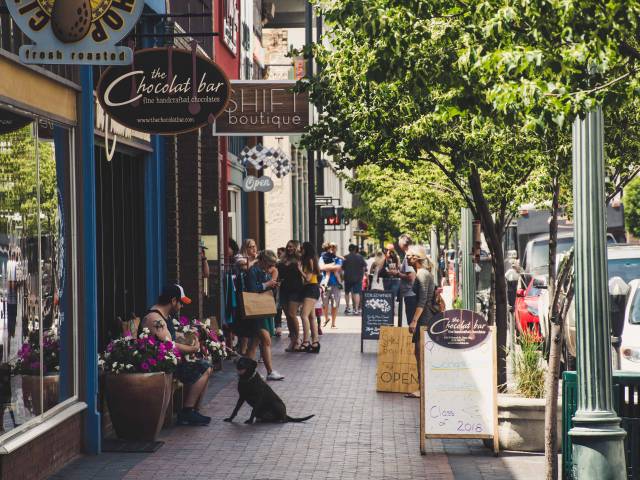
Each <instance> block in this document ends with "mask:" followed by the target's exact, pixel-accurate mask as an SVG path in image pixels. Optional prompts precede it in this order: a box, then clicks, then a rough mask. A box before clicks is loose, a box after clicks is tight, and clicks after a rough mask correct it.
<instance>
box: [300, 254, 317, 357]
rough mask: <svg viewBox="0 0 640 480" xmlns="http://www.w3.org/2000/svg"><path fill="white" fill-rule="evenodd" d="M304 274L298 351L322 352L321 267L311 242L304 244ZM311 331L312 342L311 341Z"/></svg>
mask: <svg viewBox="0 0 640 480" xmlns="http://www.w3.org/2000/svg"><path fill="white" fill-rule="evenodd" d="M301 263H302V274H303V275H304V280H305V285H304V289H303V295H302V296H303V302H302V316H301V318H302V331H303V339H302V345H300V347H299V349H298V350H296V351H305V352H309V353H320V341H319V339H318V323H317V322H316V318H315V317H316V315H315V313H316V312H315V306H316V302H317V301H318V299H319V298H320V284H319V282H318V278H319V277H320V268H319V267H318V255H317V254H316V250H315V248H313V245H312V244H311V243H310V242H304V243H303V244H302V260H301ZM309 333H311V342H309Z"/></svg>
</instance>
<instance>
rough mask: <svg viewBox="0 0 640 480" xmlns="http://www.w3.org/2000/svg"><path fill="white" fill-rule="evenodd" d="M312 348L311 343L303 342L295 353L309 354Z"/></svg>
mask: <svg viewBox="0 0 640 480" xmlns="http://www.w3.org/2000/svg"><path fill="white" fill-rule="evenodd" d="M310 348H311V344H310V343H309V342H302V343H301V344H300V345H298V346H297V347H296V348H295V349H294V350H293V351H294V352H308V351H309V349H310Z"/></svg>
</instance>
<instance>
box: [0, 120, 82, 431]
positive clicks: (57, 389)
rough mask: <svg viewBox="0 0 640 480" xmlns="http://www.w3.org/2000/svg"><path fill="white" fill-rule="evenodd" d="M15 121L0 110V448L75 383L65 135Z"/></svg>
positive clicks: (45, 125)
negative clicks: (3, 441)
mask: <svg viewBox="0 0 640 480" xmlns="http://www.w3.org/2000/svg"><path fill="white" fill-rule="evenodd" d="M20 117H21V115H17V114H16V112H8V110H6V109H1V108H0V120H3V119H4V120H6V119H7V118H13V120H12V121H10V122H6V121H5V122H4V123H3V122H2V121H0V128H2V129H1V130H0V409H1V410H0V412H1V415H0V421H1V423H0V427H1V430H0V435H2V436H0V443H1V442H2V440H3V438H7V436H10V435H12V433H11V431H12V430H15V429H17V427H20V426H21V428H23V429H24V428H27V427H28V426H29V425H30V424H32V423H33V422H37V421H38V420H40V419H42V418H43V415H45V414H46V413H47V412H48V411H49V410H51V409H53V408H54V407H55V406H56V405H58V404H59V403H61V402H63V401H65V400H67V399H69V398H71V397H73V396H75V395H76V391H75V385H76V383H77V382H76V363H77V362H76V345H75V330H76V328H75V322H74V317H75V316H74V314H73V312H74V302H76V301H77V300H76V298H75V295H73V294H72V290H73V288H74V284H73V281H72V280H73V279H72V278H71V273H72V272H73V268H72V258H73V256H72V253H73V252H72V249H73V245H72V239H73V238H74V235H72V229H73V228H75V227H74V219H73V218H72V216H71V213H72V212H73V211H75V209H74V208H72V197H73V195H74V190H73V186H72V182H73V162H72V152H73V148H72V145H73V143H72V131H71V130H68V129H66V128H64V127H62V126H60V125H57V124H55V123H53V122H50V121H47V120H44V119H41V118H40V119H38V118H35V119H30V118H29V117H27V116H23V117H22V119H20ZM16 119H17V120H16ZM3 132H4V133H3ZM18 431H19V430H18ZM3 434H4V435H3Z"/></svg>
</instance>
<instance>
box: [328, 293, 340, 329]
mask: <svg viewBox="0 0 640 480" xmlns="http://www.w3.org/2000/svg"><path fill="white" fill-rule="evenodd" d="M329 289H330V291H331V297H332V299H333V303H332V304H331V328H336V318H337V317H338V307H340V289H339V288H338V287H329Z"/></svg>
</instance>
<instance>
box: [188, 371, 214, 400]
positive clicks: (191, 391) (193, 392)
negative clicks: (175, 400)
mask: <svg viewBox="0 0 640 480" xmlns="http://www.w3.org/2000/svg"><path fill="white" fill-rule="evenodd" d="M210 375H211V369H210V368H209V369H207V371H206V372H204V373H203V374H202V375H200V378H199V379H198V380H196V381H195V383H192V384H191V385H185V389H186V390H187V395H186V397H185V399H184V407H185V408H195V407H196V403H197V402H198V401H199V400H200V397H201V396H202V394H203V393H204V391H205V388H206V387H207V383H209V376H210Z"/></svg>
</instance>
